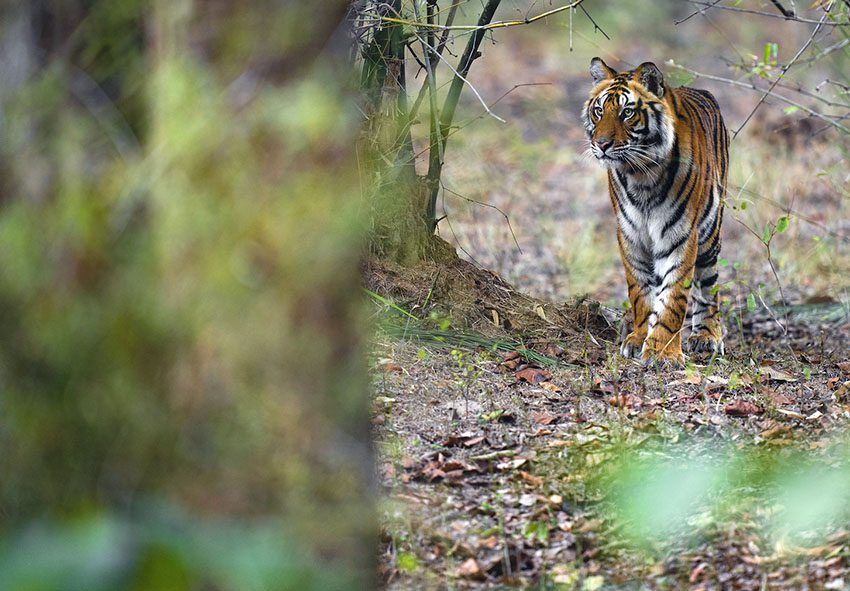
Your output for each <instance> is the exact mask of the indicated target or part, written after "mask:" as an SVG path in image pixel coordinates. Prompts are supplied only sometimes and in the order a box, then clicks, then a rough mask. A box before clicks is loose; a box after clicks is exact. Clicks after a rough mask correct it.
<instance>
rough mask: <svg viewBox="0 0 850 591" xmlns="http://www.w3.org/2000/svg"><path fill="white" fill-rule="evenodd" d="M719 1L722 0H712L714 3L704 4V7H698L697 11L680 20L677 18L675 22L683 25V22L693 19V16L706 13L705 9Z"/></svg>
mask: <svg viewBox="0 0 850 591" xmlns="http://www.w3.org/2000/svg"><path fill="white" fill-rule="evenodd" d="M718 2H720V0H714V2H712V3H711V4H709V5H708V6H704V7H703V8H698V9H696V10H695V11H693V12H692V13H691V14H689V15H688V16H686V17H685V18H683V19H680V20H677V21H674V22H675V24H677V25H681V24H682V23H683V22H685V21H688V20H690V19H692V18H693V17H695V16H696V15H698V14H705V11H706V10H708V9H709V8H712V7H713V6H715V5H717V3H718Z"/></svg>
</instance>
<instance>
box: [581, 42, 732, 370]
mask: <svg viewBox="0 0 850 591" xmlns="http://www.w3.org/2000/svg"><path fill="white" fill-rule="evenodd" d="M590 73H591V75H592V76H593V81H594V87H593V90H592V91H591V93H590V98H589V99H588V101H587V102H586V103H585V105H584V110H583V112H582V119H583V122H584V127H585V130H586V131H587V137H588V139H589V140H590V150H591V152H592V153H593V155H594V156H595V157H596V158H597V159H598V160H599V162H600V163H601V164H602V165H603V166H604V167H605V168H607V169H608V191H609V193H610V195H611V202H612V204H613V206H614V212H615V214H616V216H617V241H618V243H619V246H620V257H621V258H622V260H623V266H624V267H625V270H626V282H627V283H628V289H629V303H630V304H631V309H632V313H633V315H632V318H633V325H632V326H631V327H630V330H631V332H629V333H628V334H627V335H626V336H624V338H623V342H622V344H621V348H620V351H621V353H622V354H623V355H624V356H626V357H640V358H641V359H643V360H644V361H645V362H648V361H652V360H658V361H661V362H666V361H669V362H673V363H674V364H681V363H682V362H683V361H684V355H683V354H682V336H681V333H682V327H683V325H684V322H685V315H686V310H687V304H688V294H689V292H691V285H693V287H694V288H695V289H694V290H693V294H692V295H693V297H692V314H693V319H692V331H691V336H690V338H689V339H688V342H687V348H688V349H689V351H690V352H693V353H697V354H713V353H719V354H723V327H722V324H721V319H720V315H719V311H718V304H719V299H718V295H717V289H716V287H715V284H716V283H717V270H716V263H717V257H718V255H719V253H720V224H721V221H722V218H723V203H724V199H725V187H726V171H727V168H728V162H729V135H728V133H727V131H726V126H725V125H724V124H723V118H722V117H721V115H720V108H719V106H718V104H717V101H716V100H715V99H714V97H713V96H712V95H711V94H710V93H709V92H706V91H705V90H697V89H694V88H687V87H680V88H670V87H668V86H667V85H666V84H665V82H664V77H663V76H662V74H661V72H660V71H659V69H658V68H657V67H656V66H655V64H653V63H650V62H646V63H643V64H641V65H640V66H638V67H637V68H635V69H634V70H630V71H627V72H619V73H618V72H616V71H614V70H613V69H611V68H609V67H608V66H607V65H606V64H605V62H603V61H602V60H601V59H599V58H594V59H593V60H592V61H591V65H590Z"/></svg>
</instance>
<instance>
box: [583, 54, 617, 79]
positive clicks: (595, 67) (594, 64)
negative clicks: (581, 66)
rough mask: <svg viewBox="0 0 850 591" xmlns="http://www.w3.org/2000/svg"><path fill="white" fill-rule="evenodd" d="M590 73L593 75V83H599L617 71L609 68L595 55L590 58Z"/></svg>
mask: <svg viewBox="0 0 850 591" xmlns="http://www.w3.org/2000/svg"><path fill="white" fill-rule="evenodd" d="M590 75H591V76H592V77H593V83H594V84H599V83H600V82H602V81H603V80H608V79H610V78H613V77H614V76H616V75H617V72H616V71H614V70H612V69H611V68H609V67H608V64H606V63H605V62H603V61H602V59H600V58H598V57H595V58H593V59H592V60H590Z"/></svg>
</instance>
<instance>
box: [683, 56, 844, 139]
mask: <svg viewBox="0 0 850 591" xmlns="http://www.w3.org/2000/svg"><path fill="white" fill-rule="evenodd" d="M668 64H669V65H671V66H673V67H675V68H679V69H680V70H682V71H684V72H688V73H689V74H691V75H692V76H694V77H695V78H704V79H706V80H714V81H715V82H722V83H723V84H729V85H731V86H737V87H739V88H747V89H749V90H755V91H757V92H764V90H763V89H761V88H759V87H758V86H756V85H755V84H753V83H752V82H742V81H740V80H732V79H731V78H723V77H721V76H713V75H711V74H703V73H702V72H697V71H696V70H692V69H690V68H686V67H685V66H681V65H679V64H677V63H675V62H673V60H670V61H669V62H668ZM768 96H770V97H771V98H774V99H777V100H779V101H781V102H783V103H785V104H786V105H790V106H792V107H797V108H798V109H800V110H801V111H804V112H806V113H808V114H809V115H811V116H812V117H815V118H816V119H820V120H821V121H823V122H824V123H826V124H828V125H829V126H831V127H834V128H836V129H838V130H841V131H843V132H844V133H846V134H850V127H847V126H845V125H842V124H841V123H839V122H838V121H840V120H842V119H843V117H837V116H836V117H831V116H829V115H824V114H823V113H819V112H817V111H815V110H814V109H811V108H809V107H807V106H806V105H803V104H800V103H798V102H797V101H795V100H792V99H790V98H788V97H786V96H783V95H781V94H777V93H776V92H773V91H771V92H769V93H768Z"/></svg>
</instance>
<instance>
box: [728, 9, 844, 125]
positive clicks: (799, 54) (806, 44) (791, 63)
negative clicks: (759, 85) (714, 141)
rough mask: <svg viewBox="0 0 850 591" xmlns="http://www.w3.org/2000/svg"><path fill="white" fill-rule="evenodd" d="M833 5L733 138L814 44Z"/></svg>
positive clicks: (783, 68)
mask: <svg viewBox="0 0 850 591" xmlns="http://www.w3.org/2000/svg"><path fill="white" fill-rule="evenodd" d="M831 6H832V2H830V3H829V4H828V5H827V7H826V10H824V13H823V16H822V17H821V18H820V22H818V24H817V25H816V26H815V28H814V30H813V31H812V34H811V35H810V36H809V38H808V39H807V40H806V42H805V43H803V46H802V47H800V50H799V51H798V52H797V54H796V55H795V56H794V57H793V58H792V59H791V61H790V62H788V63H787V64H785V65H784V66H782V69H781V71H780V72H779V75H778V76H776V78H775V79H774V80H773V82H772V83H771V84H770V87H769V88H768V89H767V90H766V91H765V93H764V94H763V95H761V98H760V99H759V100H758V102H757V103H756V106H755V107H753V110H752V111H750V114H749V115H747V117H746V119H744V122H743V123H741V125H740V127H738V129H736V130H735V131H734V132H732V139H735V138H736V137H738V134H739V133H741V130H742V129H744V126H746V125H747V123H748V122H749V121H750V119H751V118H752V116H753V115H755V114H756V111H758V109H759V107H761V105H762V103H764V99H766V98H767V97H768V96H770V94H771V92H773V89H774V88H776V85H777V84H779V81H780V80H781V79H782V77H783V76H784V75H785V73H786V72H788V70H790V69H791V68H792V67H793V66H794V63H795V62H796V61H797V60H798V59H800V56H801V55H803V52H805V51H806V50H807V49H808V48H809V45H811V44H812V41H814V40H815V37H816V36H817V34H818V31H820V29H821V27H822V26H823V23H824V21H825V20H826V17H827V16H829V9H830V7H831Z"/></svg>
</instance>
